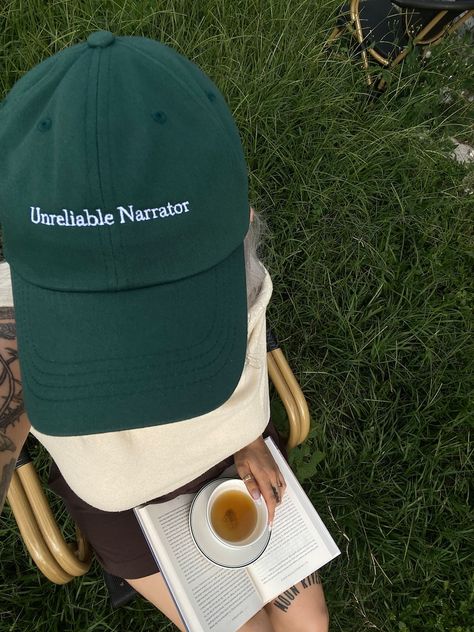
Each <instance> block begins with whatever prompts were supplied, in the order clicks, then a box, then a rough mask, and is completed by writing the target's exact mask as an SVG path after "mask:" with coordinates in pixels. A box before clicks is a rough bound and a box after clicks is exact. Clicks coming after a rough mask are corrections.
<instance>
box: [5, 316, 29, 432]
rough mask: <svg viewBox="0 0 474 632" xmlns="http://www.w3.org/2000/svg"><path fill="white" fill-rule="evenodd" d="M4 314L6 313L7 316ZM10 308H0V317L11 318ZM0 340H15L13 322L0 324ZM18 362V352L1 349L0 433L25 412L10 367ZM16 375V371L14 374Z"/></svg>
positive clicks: (20, 389)
mask: <svg viewBox="0 0 474 632" xmlns="http://www.w3.org/2000/svg"><path fill="white" fill-rule="evenodd" d="M5 312H8V316H7V314H6V313H5ZM13 316H14V314H13V310H12V308H10V307H2V308H0V319H1V318H2V317H4V318H6V317H13ZM0 338H3V339H5V340H15V339H16V327H15V321H12V322H0ZM15 362H18V352H17V350H16V349H14V348H11V347H3V346H2V349H1V351H0V393H1V396H0V432H1V431H5V430H6V429H7V428H8V427H9V426H14V425H15V424H16V423H17V421H18V420H19V419H20V417H21V415H23V413H24V412H25V408H24V404H23V397H22V388H21V382H20V380H19V379H17V378H16V377H15V374H14V372H13V370H12V366H13V365H14V363H15ZM16 373H17V374H18V371H17V372H16Z"/></svg>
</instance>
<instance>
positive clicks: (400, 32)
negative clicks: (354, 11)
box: [359, 0, 408, 59]
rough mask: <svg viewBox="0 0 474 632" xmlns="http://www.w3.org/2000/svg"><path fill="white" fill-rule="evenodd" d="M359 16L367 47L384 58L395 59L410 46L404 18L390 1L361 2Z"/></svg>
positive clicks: (362, 0)
mask: <svg viewBox="0 0 474 632" xmlns="http://www.w3.org/2000/svg"><path fill="white" fill-rule="evenodd" d="M359 16H360V25H361V28H362V36H363V38H364V42H365V43H366V47H367V48H373V49H374V50H375V51H376V52H377V53H378V54H379V55H381V56H382V57H384V58H386V59H390V58H392V57H395V56H396V55H398V53H399V52H400V51H401V50H402V49H403V48H404V47H405V46H406V45H407V44H408V36H407V34H406V33H405V28H404V21H403V18H402V16H401V15H400V12H399V11H398V10H397V9H396V8H395V7H394V6H393V4H392V2H390V0H361V2H360V5H359Z"/></svg>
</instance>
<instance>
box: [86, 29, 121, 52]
mask: <svg viewBox="0 0 474 632" xmlns="http://www.w3.org/2000/svg"><path fill="white" fill-rule="evenodd" d="M114 40H115V35H114V34H113V33H111V32H110V31H96V32H95V33H91V34H90V35H89V37H88V38H87V43H88V44H89V46H90V47H91V48H105V47H106V46H110V44H112V42H113V41H114Z"/></svg>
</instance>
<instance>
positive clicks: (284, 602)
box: [273, 586, 300, 612]
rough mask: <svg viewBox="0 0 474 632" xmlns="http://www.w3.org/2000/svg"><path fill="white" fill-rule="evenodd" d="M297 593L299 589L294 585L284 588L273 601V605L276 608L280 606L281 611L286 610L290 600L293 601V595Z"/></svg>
mask: <svg viewBox="0 0 474 632" xmlns="http://www.w3.org/2000/svg"><path fill="white" fill-rule="evenodd" d="M299 594H300V591H299V590H298V588H296V586H292V587H291V588H289V589H288V590H285V592H284V593H282V594H281V595H279V596H278V597H277V598H276V599H275V601H274V602H273V605H274V606H275V607H276V608H280V610H283V612H287V611H288V608H289V607H290V606H291V602H292V601H294V599H295V597H296V596H297V595H299Z"/></svg>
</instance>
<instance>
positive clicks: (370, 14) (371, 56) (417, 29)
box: [327, 0, 474, 91]
mask: <svg viewBox="0 0 474 632" xmlns="http://www.w3.org/2000/svg"><path fill="white" fill-rule="evenodd" d="M472 16H474V0H393V2H392V1H390V0H351V1H350V2H349V3H346V4H345V5H344V6H343V7H342V9H341V12H340V15H339V18H338V21H337V26H336V27H335V29H334V30H333V31H332V33H331V35H330V36H329V39H328V42H327V44H328V45H331V44H332V43H333V42H334V41H335V40H336V39H337V38H338V37H339V36H340V35H342V34H343V32H344V31H346V30H347V31H349V33H350V34H351V35H352V37H353V38H354V40H355V52H356V53H358V54H360V55H361V58H362V65H363V67H364V70H365V73H366V77H367V83H368V85H369V86H372V87H374V88H376V89H377V90H379V91H381V90H383V89H384V88H385V86H386V82H385V80H384V79H383V77H381V76H380V75H379V74H378V75H377V74H376V75H375V77H374V75H373V73H372V72H371V68H370V62H371V61H375V62H377V64H379V65H380V66H383V67H385V68H393V67H395V66H397V65H398V64H400V62H402V61H403V60H404V59H405V57H406V56H407V55H408V53H409V52H410V51H411V50H412V49H413V48H415V47H423V46H429V45H433V44H436V43H438V42H440V41H441V40H442V39H443V38H444V37H445V36H447V35H449V34H451V33H453V32H454V31H455V30H457V29H458V28H459V27H460V26H461V25H462V24H464V23H465V22H466V20H468V19H469V18H470V17H472Z"/></svg>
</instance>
